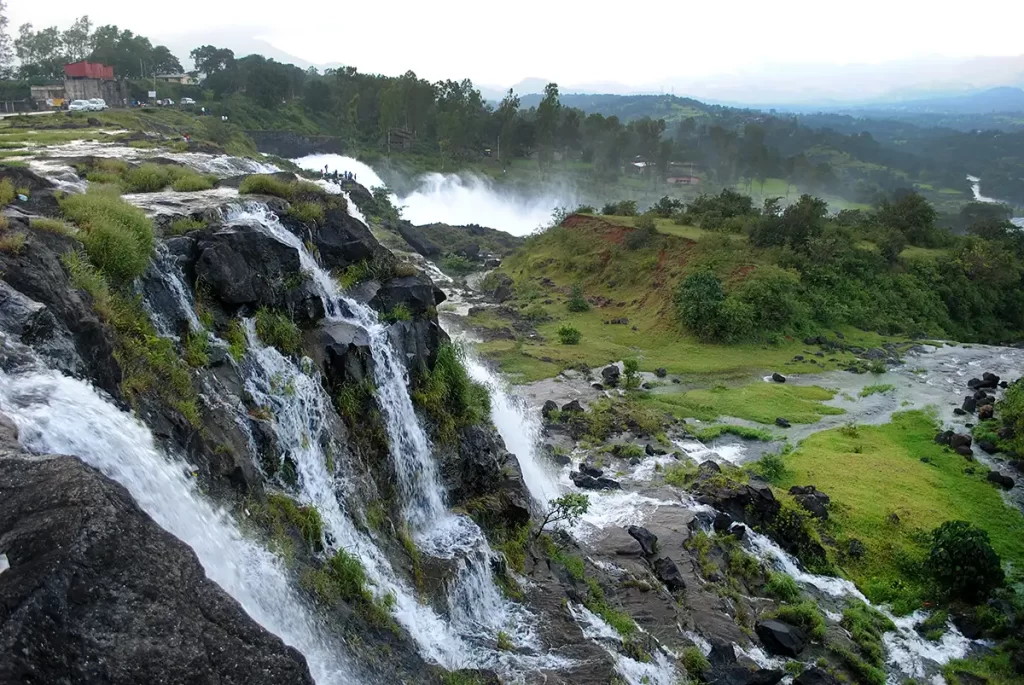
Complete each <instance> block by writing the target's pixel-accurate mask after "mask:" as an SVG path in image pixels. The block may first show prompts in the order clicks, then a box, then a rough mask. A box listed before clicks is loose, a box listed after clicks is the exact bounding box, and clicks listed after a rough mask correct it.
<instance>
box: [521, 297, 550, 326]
mask: <svg viewBox="0 0 1024 685" xmlns="http://www.w3.org/2000/svg"><path fill="white" fill-rule="evenodd" d="M523 316H525V317H526V318H527V319H529V320H530V321H533V322H534V323H538V322H541V321H547V319H548V310H547V309H545V308H544V305H542V304H541V303H540V302H534V303H533V304H531V305H530V306H529V307H527V308H526V311H524V312H523Z"/></svg>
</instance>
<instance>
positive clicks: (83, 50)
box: [61, 15, 92, 62]
mask: <svg viewBox="0 0 1024 685" xmlns="http://www.w3.org/2000/svg"><path fill="white" fill-rule="evenodd" d="M61 39H62V40H63V42H64V54H65V55H66V56H67V59H68V61H69V62H79V61H81V60H83V59H85V58H86V56H88V55H89V53H90V52H92V21H90V19H89V16H88V15H83V16H81V17H79V18H78V19H76V20H75V23H74V24H72V25H71V27H70V28H69V29H67V30H66V31H65V32H64V34H63V35H62V36H61Z"/></svg>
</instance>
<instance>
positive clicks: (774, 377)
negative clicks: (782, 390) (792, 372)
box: [772, 371, 786, 383]
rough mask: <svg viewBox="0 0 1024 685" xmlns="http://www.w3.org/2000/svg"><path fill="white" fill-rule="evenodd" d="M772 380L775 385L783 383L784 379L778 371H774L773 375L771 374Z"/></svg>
mask: <svg viewBox="0 0 1024 685" xmlns="http://www.w3.org/2000/svg"><path fill="white" fill-rule="evenodd" d="M772 380H773V381H775V382H776V383H785V382H786V377H785V376H783V375H782V374H781V373H779V372H778V371H776V372H775V373H773V374H772Z"/></svg>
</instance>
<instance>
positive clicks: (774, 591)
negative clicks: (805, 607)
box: [764, 571, 800, 602]
mask: <svg viewBox="0 0 1024 685" xmlns="http://www.w3.org/2000/svg"><path fill="white" fill-rule="evenodd" d="M764 591H765V592H766V593H768V596H770V597H775V598H776V599H781V600H782V601H783V602H795V601H797V600H798V599H800V586H798V585H797V584H796V581H795V580H793V577H792V576H791V575H789V574H788V573H782V572H780V571H772V572H771V573H769V574H768V582H767V583H765V584H764Z"/></svg>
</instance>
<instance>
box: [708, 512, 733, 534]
mask: <svg viewBox="0 0 1024 685" xmlns="http://www.w3.org/2000/svg"><path fill="white" fill-rule="evenodd" d="M734 522H735V521H734V519H733V517H732V516H729V515H728V514H726V513H725V512H724V511H720V512H717V513H716V514H715V520H714V521H713V522H712V524H711V527H712V528H714V529H715V532H716V533H724V532H725V531H727V530H729V527H730V526H731V525H732V524H733V523H734Z"/></svg>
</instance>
